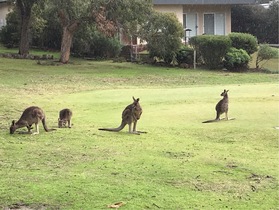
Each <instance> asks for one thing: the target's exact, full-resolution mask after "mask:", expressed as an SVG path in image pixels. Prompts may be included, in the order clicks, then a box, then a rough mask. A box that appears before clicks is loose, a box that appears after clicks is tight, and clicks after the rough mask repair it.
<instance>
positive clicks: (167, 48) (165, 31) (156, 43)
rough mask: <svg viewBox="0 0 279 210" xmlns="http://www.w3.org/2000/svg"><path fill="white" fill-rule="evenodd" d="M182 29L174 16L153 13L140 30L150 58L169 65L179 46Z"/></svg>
mask: <svg viewBox="0 0 279 210" xmlns="http://www.w3.org/2000/svg"><path fill="white" fill-rule="evenodd" d="M182 36H183V27H182V25H181V23H180V22H179V21H178V19H177V17H176V16H175V15H174V14H170V13H159V12H154V13H153V14H152V15H150V17H149V21H148V22H147V23H146V24H145V25H144V26H143V27H142V28H141V35H140V37H141V38H142V39H143V40H145V41H147V49H148V51H149V54H150V56H151V57H157V58H159V59H163V60H164V61H165V62H166V63H171V62H172V61H173V59H174V58H175V56H176V53H177V52H178V50H179V49H180V46H181V38H182Z"/></svg>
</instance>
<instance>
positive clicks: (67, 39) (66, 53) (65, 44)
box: [60, 27, 74, 63]
mask: <svg viewBox="0 0 279 210" xmlns="http://www.w3.org/2000/svg"><path fill="white" fill-rule="evenodd" d="M73 35H74V32H73V31H70V30H69V29H68V27H63V35H62V43H61V55H60V62H61V63H68V62H69V60H70V53H71V46H72V40H73Z"/></svg>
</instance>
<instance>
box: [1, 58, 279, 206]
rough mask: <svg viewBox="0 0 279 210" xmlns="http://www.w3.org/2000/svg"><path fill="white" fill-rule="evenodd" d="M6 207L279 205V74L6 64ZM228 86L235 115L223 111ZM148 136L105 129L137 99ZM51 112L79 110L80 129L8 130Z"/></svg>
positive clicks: (50, 117)
mask: <svg viewBox="0 0 279 210" xmlns="http://www.w3.org/2000/svg"><path fill="white" fill-rule="evenodd" d="M0 75H1V77H0V91H1V94H0V143H1V147H0V167H1V170H0V177H1V179H0V206H7V205H11V204H14V203H18V202H23V203H26V204H30V205H33V206H41V205H46V206H47V207H49V208H51V209H57V208H60V209H106V205H107V204H110V203H113V202H117V201H124V202H125V203H126V205H125V206H123V207H121V209H158V207H160V208H161V209H225V208H232V209H276V207H277V206H278V201H277V198H278V194H277V190H278V165H277V164H278V130H276V129H274V127H275V126H278V99H279V97H278V85H277V81H278V76H277V75H271V74H256V73H252V74H234V73H226V72H210V71H204V70H179V69H162V68H158V67H149V66H138V65H132V64H127V63H122V64H118V63H111V62H79V61H77V62H75V64H74V65H66V66H40V65H37V64H36V63H35V62H34V61H25V60H9V59H0ZM224 88H226V89H230V92H229V94H230V95H229V96H230V101H231V103H230V113H229V116H230V117H235V118H236V120H235V121H229V122H220V123H215V124H202V123H201V122H202V121H204V120H208V119H212V118H214V117H215V112H214V106H215V104H216V102H217V101H218V100H219V99H220V96H219V94H220V93H221V91H222V90H223V89H224ZM132 96H135V97H140V98H141V104H142V106H143V109H144V112H143V115H142V119H141V120H140V121H139V123H138V129H139V130H143V131H147V132H148V134H144V135H140V136H134V135H129V134H127V133H126V131H127V128H126V129H125V131H122V132H120V133H109V132H101V131H98V130H97V128H99V127H114V126H118V125H119V123H120V116H121V112H122V110H123V108H124V107H125V106H126V105H127V104H129V103H130V102H131V101H132V99H131V97H132ZM34 104H35V105H38V106H40V107H42V108H43V109H44V110H45V112H46V114H47V123H48V126H49V127H56V124H57V117H58V112H59V110H60V109H62V108H65V107H69V108H71V109H72V110H73V112H74V117H73V123H74V126H73V128H72V129H59V130H58V131H56V132H52V133H46V132H44V131H43V128H42V126H41V125H40V131H41V133H40V135H37V136H30V135H19V134H15V135H12V136H11V135H9V134H8V127H9V124H10V121H11V120H12V119H17V118H18V117H19V116H20V114H21V112H22V110H23V109H24V108H26V107H27V106H29V105H34Z"/></svg>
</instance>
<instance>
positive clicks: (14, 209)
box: [3, 203, 59, 210]
mask: <svg viewBox="0 0 279 210" xmlns="http://www.w3.org/2000/svg"><path fill="white" fill-rule="evenodd" d="M46 209H59V208H50V207H49V206H47V205H45V204H38V205H36V204H32V205H27V204H24V203H15V204H12V205H10V206H7V207H4V208H3V210H46Z"/></svg>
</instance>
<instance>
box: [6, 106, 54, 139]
mask: <svg viewBox="0 0 279 210" xmlns="http://www.w3.org/2000/svg"><path fill="white" fill-rule="evenodd" d="M40 121H42V124H43V126H44V129H45V131H46V132H49V131H53V130H55V129H48V128H47V125H46V116H45V114H44V112H43V110H42V109H41V108H39V107H37V106H31V107H28V108H27V109H25V110H24V111H23V113H22V115H21V117H20V118H19V120H18V121H17V122H15V120H13V121H12V125H11V127H10V134H13V133H14V132H15V131H16V129H18V128H22V127H25V126H26V127H27V129H28V133H31V129H32V127H31V126H32V125H33V124H34V123H35V125H36V132H34V133H32V134H39V122H40Z"/></svg>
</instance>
